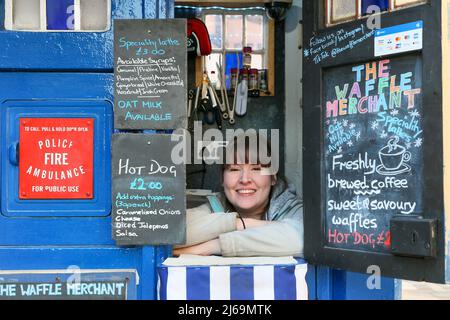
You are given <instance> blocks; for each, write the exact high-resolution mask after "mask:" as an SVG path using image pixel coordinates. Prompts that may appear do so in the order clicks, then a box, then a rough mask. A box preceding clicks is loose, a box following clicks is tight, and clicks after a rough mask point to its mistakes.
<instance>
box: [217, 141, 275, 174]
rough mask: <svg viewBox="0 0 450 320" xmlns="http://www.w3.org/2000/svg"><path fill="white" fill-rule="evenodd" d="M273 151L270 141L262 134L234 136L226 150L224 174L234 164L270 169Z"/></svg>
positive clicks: (223, 166)
mask: <svg viewBox="0 0 450 320" xmlns="http://www.w3.org/2000/svg"><path fill="white" fill-rule="evenodd" d="M271 153H272V149H271V145H270V142H269V140H268V139H267V138H266V137H265V136H264V135H262V134H256V133H254V134H252V133H250V134H248V133H247V134H241V135H237V136H234V137H233V139H232V140H231V141H229V142H228V145H227V147H226V148H225V157H224V160H225V161H224V164H223V165H222V172H223V171H225V170H226V169H228V168H229V167H230V166H231V165H233V164H259V165H261V166H262V167H266V168H268V167H270V166H271V164H272V154H271Z"/></svg>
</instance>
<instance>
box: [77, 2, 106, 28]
mask: <svg viewBox="0 0 450 320" xmlns="http://www.w3.org/2000/svg"><path fill="white" fill-rule="evenodd" d="M109 11H110V10H109V0H80V12H81V13H80V18H81V19H80V20H81V30H102V31H103V30H107V29H108V27H109Z"/></svg>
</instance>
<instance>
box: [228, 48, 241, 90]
mask: <svg viewBox="0 0 450 320" xmlns="http://www.w3.org/2000/svg"><path fill="white" fill-rule="evenodd" d="M239 66H240V68H242V53H239ZM233 68H237V56H236V53H235V52H232V53H231V52H227V53H226V54H225V74H226V75H225V77H226V80H227V88H228V89H230V88H231V83H230V82H231V81H230V79H231V78H230V77H231V69H233Z"/></svg>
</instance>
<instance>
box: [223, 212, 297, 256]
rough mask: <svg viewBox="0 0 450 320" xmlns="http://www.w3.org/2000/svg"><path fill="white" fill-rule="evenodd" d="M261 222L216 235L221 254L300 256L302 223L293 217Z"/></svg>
mask: <svg viewBox="0 0 450 320" xmlns="http://www.w3.org/2000/svg"><path fill="white" fill-rule="evenodd" d="M264 222H265V224H264V225H261V226H258V227H254V228H247V229H246V230H242V231H234V232H228V233H225V234H222V235H220V236H219V241H220V250H221V254H222V255H223V256H228V257H242V256H297V257H301V256H303V224H302V223H301V222H300V221H296V220H294V219H292V220H290V219H285V220H283V221H264Z"/></svg>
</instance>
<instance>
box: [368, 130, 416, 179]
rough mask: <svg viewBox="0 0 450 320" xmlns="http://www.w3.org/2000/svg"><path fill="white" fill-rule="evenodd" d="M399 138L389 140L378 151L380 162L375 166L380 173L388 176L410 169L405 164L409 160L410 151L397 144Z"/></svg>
mask: <svg viewBox="0 0 450 320" xmlns="http://www.w3.org/2000/svg"><path fill="white" fill-rule="evenodd" d="M398 142H399V138H398V137H395V138H392V139H390V140H389V142H388V143H387V145H386V146H385V147H383V148H382V149H381V150H380V151H379V152H378V157H379V158H380V162H381V164H380V165H379V166H378V167H377V168H376V170H377V172H378V173H379V174H381V175H385V176H390V175H397V174H401V173H406V172H410V171H411V167H410V166H409V165H408V164H407V162H409V161H410V160H411V152H409V151H406V148H405V147H403V146H401V145H399V144H398Z"/></svg>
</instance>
